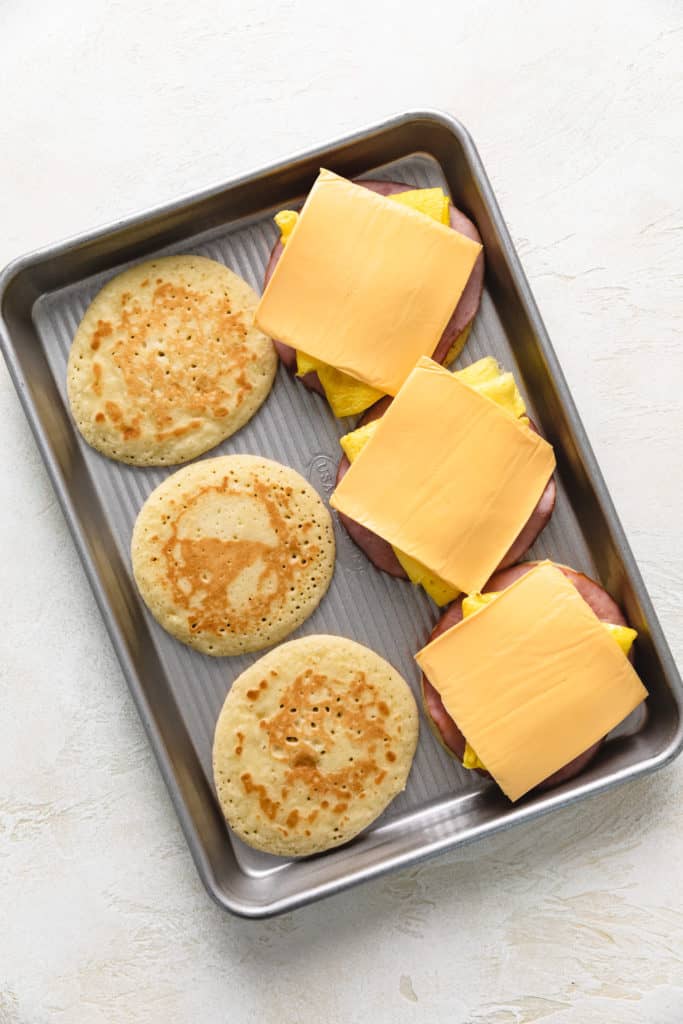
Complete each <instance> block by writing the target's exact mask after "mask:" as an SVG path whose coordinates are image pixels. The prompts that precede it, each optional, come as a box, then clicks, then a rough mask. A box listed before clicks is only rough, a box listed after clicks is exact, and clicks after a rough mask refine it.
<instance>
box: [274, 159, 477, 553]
mask: <svg viewBox="0 0 683 1024" xmlns="http://www.w3.org/2000/svg"><path fill="white" fill-rule="evenodd" d="M356 184H358V185H363V187H364V188H368V189H370V191H372V192H377V193H378V194H379V195H382V196H390V195H394V194H395V193H397V192H410V191H411V190H412V189H413V188H414V186H413V185H401V184H399V182H397V181H371V180H369V179H366V180H363V181H360V180H359V181H357V182H356ZM449 209H450V218H451V227H452V228H453V229H454V230H455V231H458V232H459V233H460V234H461V235H466V236H467V238H471V239H472V240H473V241H474V242H479V243H481V236H480V234H479V232H478V231H477V229H476V227H475V226H474V224H473V223H472V221H471V220H470V219H469V218H468V217H466V216H465V214H464V213H462V212H461V211H460V210H457V209H456V208H455V207H454V206H453V204H452V203H451V205H450V208H449ZM283 248H284V246H283V245H282V242H279V241H278V242H276V243H275V245H274V246H273V249H272V252H271V254H270V259H269V260H268V266H267V267H266V272H265V275H264V278H263V288H264V290H265V287H266V285H267V284H268V282H269V281H270V279H271V277H272V275H273V271H274V270H275V266H276V264H277V261H278V260H279V259H280V256H281V255H282V250H283ZM483 288H484V253H483V250H482V252H481V253H480V254H479V256H478V257H477V261H476V263H475V264H474V267H473V268H472V273H471V274H470V276H469V279H468V281H467V284H466V285H465V288H464V291H463V293H462V295H461V296H460V299H459V301H458V305H457V306H456V307H455V309H454V311H453V315H452V316H451V318H450V320H449V321H448V323H447V324H446V327H445V329H444V332H443V334H442V335H441V338H440V339H439V343H438V345H437V346H436V349H435V350H434V354H433V357H432V358H433V359H434V360H435V361H436V362H437V363H443V362H444V360H445V359H446V356H447V355H448V353H449V352H450V350H451V347H452V345H453V343H454V341H455V340H456V338H457V337H458V336H459V335H460V334H462V332H463V331H464V330H465V328H466V327H467V326H468V324H470V323H471V322H472V321H473V320H474V317H475V315H476V312H477V310H478V308H479V303H480V301H481V293H482V290H483ZM273 344H274V345H275V348H276V349H277V353H278V355H279V357H280V359H281V360H282V362H283V363H284V365H285V366H286V367H287V369H288V370H291V372H292V373H296V350H295V349H293V348H292V347H291V346H290V345H285V344H284V342H282V341H277V339H276V338H273ZM301 381H302V383H303V384H305V386H306V387H307V388H309V389H310V390H311V391H317V392H318V394H320V395H324V394H325V392H324V390H323V386H322V384H321V383H320V379H319V377H318V374H317V373H316V372H315V371H312V372H311V373H307V374H305V375H304V376H303V377H302V378H301ZM386 571H388V570H386Z"/></svg>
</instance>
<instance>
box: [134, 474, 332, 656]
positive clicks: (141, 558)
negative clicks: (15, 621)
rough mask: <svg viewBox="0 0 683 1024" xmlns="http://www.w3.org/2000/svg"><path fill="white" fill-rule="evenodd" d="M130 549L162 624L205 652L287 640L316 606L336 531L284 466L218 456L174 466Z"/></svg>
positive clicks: (312, 494) (142, 516) (140, 520)
mask: <svg viewBox="0 0 683 1024" xmlns="http://www.w3.org/2000/svg"><path fill="white" fill-rule="evenodd" d="M131 555H132V561H133V572H134V574H135V580H136V582H137V585H138V587H139V589H140V593H141V594H142V597H143V598H144V600H145V602H146V603H147V605H148V607H149V609H150V611H151V612H152V614H153V615H154V616H155V618H156V619H157V620H158V621H159V622H160V623H161V625H162V626H163V627H164V629H166V630H168V632H169V633H172V634H173V636H175V637H177V638H178V639H179V640H182V641H183V643H186V644H189V645H190V646H191V647H194V648H195V649H196V650H198V651H202V652H203V653H204V654H212V655H224V654H243V653H245V652H246V651H258V650H261V649H262V648H263V647H268V646H269V645H270V644H274V643H277V642H278V641H280V640H282V639H284V637H286V636H287V635H288V634H289V633H291V632H292V630H294V629H296V628H297V626H299V625H301V623H302V622H304V621H305V620H306V619H307V618H308V616H309V615H310V614H311V613H312V612H313V611H314V610H315V608H316V607H317V605H318V603H319V602H320V600H321V598H322V597H323V595H324V594H325V591H326V590H327V587H328V586H329V583H330V580H331V578H332V573H333V571H334V556H335V549H334V531H333V527H332V520H331V518H330V514H329V512H328V510H327V509H326V508H325V506H324V504H323V503H322V501H321V499H320V498H319V496H318V494H317V492H316V491H315V490H314V489H313V488H312V487H311V485H310V484H309V483H308V482H307V481H306V480H304V478H303V477H302V476H300V475H299V474H298V473H297V472H295V471H294V470H293V469H291V468H290V467H289V466H282V465H280V463H278V462H272V461H271V460H270V459H263V458H261V457H260V456H256V455H224V456H221V457H219V458H215V459H204V460H203V461H201V462H196V463H194V464H193V465H191V466H185V467H184V468H183V469H179V470H177V471H176V472H175V473H173V474H172V475H171V476H169V477H168V478H167V479H166V480H164V482H163V483H162V484H160V485H159V487H157V488H156V490H155V491H153V492H152V493H151V494H150V496H149V498H148V499H147V501H146V502H145V504H144V505H143V506H142V508H141V510H140V513H139V515H138V517H137V520H136V522H135V528H134V530H133V539H132V543H131Z"/></svg>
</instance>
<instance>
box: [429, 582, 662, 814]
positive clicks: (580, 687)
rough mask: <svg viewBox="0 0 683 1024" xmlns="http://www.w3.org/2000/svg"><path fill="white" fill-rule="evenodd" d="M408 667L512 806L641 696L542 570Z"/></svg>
mask: <svg viewBox="0 0 683 1024" xmlns="http://www.w3.org/2000/svg"><path fill="white" fill-rule="evenodd" d="M416 660H417V662H418V664H419V666H420V668H421V669H422V670H423V672H424V673H425V674H426V676H427V678H428V679H429V681H430V682H431V684H432V685H433V686H434V687H435V689H437V690H438V692H439V694H440V695H441V699H442V701H443V704H444V707H445V708H446V710H447V711H448V713H449V715H450V716H451V718H452V719H453V720H454V721H455V722H456V723H457V725H458V728H459V729H460V730H461V731H462V733H463V735H464V736H466V737H467V740H468V742H469V743H470V744H471V745H472V747H473V748H474V750H476V752H477V754H478V756H479V757H480V758H481V760H482V762H483V763H484V764H485V765H486V768H487V769H488V771H489V772H490V773H491V775H492V776H493V777H494V779H495V780H496V782H497V783H498V785H499V786H500V787H501V789H502V790H503V792H504V793H506V794H507V796H509V797H510V799H511V800H517V799H518V798H519V797H521V796H523V795H524V793H527V792H528V791H529V790H530V789H533V788H534V786H537V785H538V783H539V782H542V781H543V780H544V779H547V778H548V776H549V775H552V774H553V772H555V771H557V770H558V769H559V768H562V767H563V766H564V765H566V764H568V763H569V762H570V761H572V760H573V759H574V758H575V757H578V755H579V754H582V753H583V752H584V751H585V750H587V749H588V747H590V746H592V744H594V743H596V742H597V741H598V740H599V739H601V738H602V737H603V736H606V735H607V733H608V732H610V731H611V730H612V729H613V728H614V727H615V726H616V725H618V724H619V722H622V721H623V720H624V719H625V718H626V717H627V715H629V714H630V713H631V711H633V709H634V708H636V707H637V706H638V705H639V704H640V703H641V702H642V701H643V700H645V698H646V697H647V690H646V689H645V687H644V686H643V684H642V683H641V681H640V679H639V678H638V676H637V674H636V672H635V670H634V669H633V666H632V665H631V663H630V662H629V661H628V659H627V658H626V657H625V655H624V654H623V652H622V651H621V650H620V649H619V646H618V645H617V644H616V643H615V642H614V640H613V638H612V637H611V636H610V635H609V633H608V632H607V630H606V629H605V628H604V626H603V624H602V623H601V622H600V620H599V619H598V618H597V616H596V615H595V614H594V612H593V611H592V609H591V608H590V606H589V605H588V604H587V603H586V602H585V601H584V600H583V598H582V597H581V596H580V594H579V593H578V591H577V590H576V588H575V587H574V586H572V584H571V583H570V582H569V580H568V579H567V578H566V577H565V576H564V574H563V573H562V572H560V570H559V569H557V568H556V567H555V566H553V565H552V564H551V563H549V562H542V563H540V564H539V565H538V566H536V568H534V569H532V570H531V572H528V573H527V574H526V575H525V576H522V577H521V578H520V579H518V580H516V581H515V583H513V584H512V585H511V586H510V587H508V588H507V590H504V591H503V592H502V593H501V594H500V595H499V596H498V597H496V599H495V600H494V601H491V602H490V603H488V604H486V605H484V607H482V608H481V610H480V611H478V612H475V614H473V615H470V616H468V617H467V618H465V619H463V620H462V622H459V623H458V624H457V625H456V626H453V628H452V629H449V630H448V631H447V632H446V633H443V634H442V635H441V636H440V637H438V638H437V639H436V640H434V641H433V642H432V643H430V644H428V645H427V646H426V647H424V648H423V649H422V650H421V651H420V652H419V653H418V654H417V655H416Z"/></svg>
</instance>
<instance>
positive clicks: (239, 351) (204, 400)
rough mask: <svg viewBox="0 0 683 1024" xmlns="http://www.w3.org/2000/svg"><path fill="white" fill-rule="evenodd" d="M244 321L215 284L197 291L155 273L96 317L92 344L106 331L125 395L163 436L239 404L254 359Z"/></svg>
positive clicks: (220, 415)
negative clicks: (104, 317) (114, 309)
mask: <svg viewBox="0 0 683 1024" xmlns="http://www.w3.org/2000/svg"><path fill="white" fill-rule="evenodd" d="M145 284H149V279H146V281H145V282H143V285H145ZM250 327H251V323H250V322H249V321H248V319H247V317H246V315H245V314H243V313H241V312H236V313H232V312H231V310H230V303H229V301H228V299H227V297H226V296H225V295H224V294H223V291H222V289H220V288H217V289H215V292H212V291H207V292H204V291H201V290H195V289H192V288H189V287H186V286H185V285H183V284H182V283H180V282H171V281H163V280H162V279H161V278H157V281H156V286H153V288H152V290H150V291H147V292H145V293H144V295H142V294H140V293H138V294H133V293H131V292H130V291H126V292H124V293H123V294H122V295H121V308H120V311H119V313H118V315H117V317H116V322H115V323H104V322H103V321H100V322H99V323H98V331H96V332H95V335H94V336H93V347H99V344H100V341H101V338H103V337H105V336H107V337H108V336H109V335H111V334H113V336H114V339H113V342H112V343H111V344H110V354H111V358H112V359H113V361H114V364H115V365H116V367H117V369H118V370H119V372H120V374H121V377H122V379H123V384H124V385H125V390H126V392H127V394H128V397H129V398H130V399H131V401H132V402H133V403H134V404H135V407H136V409H138V410H140V412H141V414H142V416H143V417H144V420H145V422H146V423H147V424H148V425H149V426H150V427H151V429H152V430H153V431H154V432H155V435H156V440H157V441H158V442H163V441H166V440H169V439H172V438H179V437H183V436H184V435H185V434H188V433H189V432H191V431H193V430H196V429H197V428H198V427H199V426H200V425H201V420H202V419H203V418H206V417H210V416H213V417H215V418H217V419H223V418H224V417H226V416H228V415H230V414H231V413H232V412H234V411H235V409H237V408H238V407H239V406H240V405H241V404H242V403H243V402H244V400H245V399H246V397H247V396H248V395H249V393H250V392H251V391H252V389H253V385H252V383H251V381H250V379H249V372H248V371H249V368H250V367H251V366H252V365H253V363H254V361H255V360H256V358H257V356H256V354H255V353H254V352H252V351H251V349H250V347H249V345H248V343H247V339H248V334H249V330H250ZM98 332H99V333H98ZM95 340H97V346H95V345H94V342H95ZM97 393H98V394H99V391H97ZM188 416H190V417H193V419H192V420H190V421H188V419H187V418H188Z"/></svg>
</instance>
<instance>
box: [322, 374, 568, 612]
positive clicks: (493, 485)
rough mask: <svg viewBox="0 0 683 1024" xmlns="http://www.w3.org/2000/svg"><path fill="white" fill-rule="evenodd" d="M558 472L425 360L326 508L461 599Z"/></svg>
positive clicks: (518, 428)
mask: <svg viewBox="0 0 683 1024" xmlns="http://www.w3.org/2000/svg"><path fill="white" fill-rule="evenodd" d="M554 467H555V457H554V455H553V449H552V447H551V445H549V444H548V443H547V441H544V440H543V439H542V438H541V437H539V436H538V434H535V433H534V432H533V431H531V430H529V428H528V427H527V426H525V425H524V424H523V423H520V421H519V420H517V419H515V418H514V417H513V416H511V415H510V414H509V413H508V412H505V410H503V409H501V408H500V406H498V405H496V404H495V402H492V401H490V400H489V399H488V398H485V397H484V396H483V395H481V394H479V393H478V392H477V391H475V390H474V389H473V388H470V387H468V386H467V384H464V383H462V381H460V380H459V379H458V378H457V377H456V376H454V375H453V374H452V373H450V372H449V371H448V370H445V369H444V368H443V367H442V366H439V365H438V364H437V363H435V362H433V360H431V359H427V358H426V357H422V358H421V359H420V360H419V362H418V364H417V366H416V367H415V369H414V370H413V372H412V373H411V374H410V376H409V377H408V379H407V380H406V382H405V384H404V385H403V387H402V388H401V390H400V392H399V394H398V395H397V396H396V398H395V399H394V401H393V402H392V403H391V405H390V406H389V408H388V410H387V411H386V412H385V414H384V416H383V417H382V419H381V420H380V421H379V426H378V427H377V430H376V432H375V434H374V435H373V437H372V438H371V440H370V441H369V442H368V443H367V445H366V446H365V448H364V449H363V451H362V452H361V454H360V455H359V456H358V458H357V459H356V460H355V461H354V463H353V465H352V466H351V468H350V469H349V470H348V472H347V473H346V475H345V476H344V478H343V479H342V481H341V482H340V484H339V485H338V487H337V489H336V490H335V492H334V494H333V495H332V497H331V499H330V504H331V505H332V506H333V508H336V509H338V510H339V511H340V512H343V513H344V514H345V515H347V516H350V518H351V519H355V520H356V522H358V523H361V524H362V525H363V526H366V527H367V528H368V529H369V530H372V531H373V532H374V533H377V534H379V536H380V537H383V538H384V539H385V540H387V541H389V543H390V544H393V545H394V547H396V548H398V549H399V551H404V552H405V553H406V554H408V555H411V556H412V557H413V558H415V559H417V561H418V562H420V563H421V564H422V565H424V566H426V567H427V568H428V569H430V570H431V571H432V572H433V573H436V575H437V576H440V577H441V579H442V580H446V582H447V583H450V584H451V586H453V587H456V588H458V589H459V590H463V591H466V592H467V593H473V592H475V591H478V590H481V588H482V587H483V585H484V583H485V582H486V580H487V579H488V578H489V576H491V574H492V573H493V572H494V570H495V569H496V568H497V567H498V564H499V563H500V561H501V559H502V558H503V556H504V555H505V554H506V553H507V551H508V549H509V548H510V545H511V544H512V543H513V541H514V540H515V539H516V537H517V536H518V534H519V532H520V530H521V529H522V527H523V526H524V525H525V523H526V522H527V520H528V519H529V516H530V515H531V513H532V511H533V509H534V508H535V506H536V504H537V503H538V500H539V498H540V497H541V494H542V493H543V490H544V488H545V486H546V484H547V483H548V480H549V479H550V476H551V475H552V472H553V469H554Z"/></svg>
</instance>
